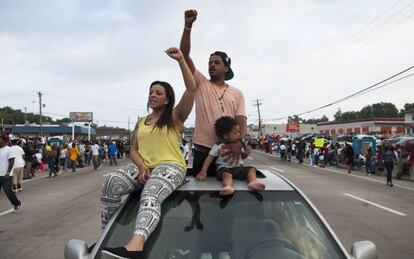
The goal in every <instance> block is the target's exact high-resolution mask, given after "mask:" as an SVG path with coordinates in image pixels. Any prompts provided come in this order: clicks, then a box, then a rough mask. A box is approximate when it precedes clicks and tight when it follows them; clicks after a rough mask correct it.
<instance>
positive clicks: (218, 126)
mask: <svg viewBox="0 0 414 259" xmlns="http://www.w3.org/2000/svg"><path fill="white" fill-rule="evenodd" d="M237 124H238V123H237V121H236V120H235V119H234V118H232V117H229V116H223V117H220V118H218V119H217V120H216V122H215V123H214V129H215V131H216V135H217V137H218V138H219V139H220V140H221V141H224V140H225V139H224V135H226V134H229V133H230V132H231V130H232V129H233V127H234V126H236V125H237Z"/></svg>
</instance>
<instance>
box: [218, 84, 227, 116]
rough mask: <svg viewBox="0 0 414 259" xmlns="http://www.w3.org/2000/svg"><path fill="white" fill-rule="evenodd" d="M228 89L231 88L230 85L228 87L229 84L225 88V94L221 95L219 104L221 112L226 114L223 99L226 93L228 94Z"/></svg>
mask: <svg viewBox="0 0 414 259" xmlns="http://www.w3.org/2000/svg"><path fill="white" fill-rule="evenodd" d="M227 88H229V85H228V84H226V88H224V91H223V93H222V94H221V96H220V97H219V98H218V100H219V103H220V108H221V112H223V113H224V105H223V97H224V94H225V93H226V91H227Z"/></svg>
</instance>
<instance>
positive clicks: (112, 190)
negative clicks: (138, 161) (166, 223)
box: [101, 164, 185, 240]
mask: <svg viewBox="0 0 414 259" xmlns="http://www.w3.org/2000/svg"><path fill="white" fill-rule="evenodd" d="M137 176H138V169H137V167H136V166H135V165H133V164H130V165H128V166H125V167H123V168H120V169H118V170H117V171H115V172H113V173H111V174H110V176H109V177H108V178H107V179H106V181H105V183H104V185H103V187H102V193H101V223H102V231H103V230H104V229H105V227H106V225H107V223H108V221H109V220H110V219H111V217H112V216H113V214H114V213H115V211H116V210H117V209H118V207H119V206H120V204H121V196H122V195H125V194H128V193H131V192H134V191H136V190H138V189H139V188H141V187H142V185H141V184H139V183H138V180H137ZM184 177H185V169H184V168H182V167H181V166H179V165H176V164H162V165H160V166H157V167H156V168H154V169H153V170H152V171H151V173H150V175H149V178H148V180H147V182H146V183H145V185H144V189H143V190H142V193H141V200H140V205H139V210H138V215H137V219H136V225H135V231H134V234H137V235H141V236H143V237H144V239H145V240H147V238H148V236H149V235H150V234H151V233H152V232H153V231H154V229H155V228H156V226H157V225H158V222H159V219H160V216H161V204H162V202H163V201H164V200H165V199H166V198H167V197H168V196H170V194H171V193H172V192H173V191H174V190H175V189H177V188H178V187H179V186H180V185H181V183H182V182H183V180H184Z"/></svg>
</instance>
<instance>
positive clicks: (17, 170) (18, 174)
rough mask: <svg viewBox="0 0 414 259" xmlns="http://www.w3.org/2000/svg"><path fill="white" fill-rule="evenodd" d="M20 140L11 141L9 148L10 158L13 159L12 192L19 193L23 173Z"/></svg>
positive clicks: (22, 154)
mask: <svg viewBox="0 0 414 259" xmlns="http://www.w3.org/2000/svg"><path fill="white" fill-rule="evenodd" d="M20 143H21V142H20V140H18V139H13V140H12V145H13V146H12V147H11V148H10V150H11V152H12V156H13V157H14V166H13V191H14V192H21V191H22V190H23V188H22V182H23V171H24V158H23V156H24V151H23V148H22V147H21V146H20Z"/></svg>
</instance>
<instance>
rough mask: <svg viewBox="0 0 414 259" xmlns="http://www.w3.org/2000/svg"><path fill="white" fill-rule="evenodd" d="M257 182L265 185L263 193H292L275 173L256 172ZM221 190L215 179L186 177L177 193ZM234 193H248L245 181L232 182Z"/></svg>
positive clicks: (289, 187) (269, 171)
mask: <svg viewBox="0 0 414 259" xmlns="http://www.w3.org/2000/svg"><path fill="white" fill-rule="evenodd" d="M257 181H258V182H261V183H263V184H265V185H266V189H265V191H294V190H295V189H294V188H293V187H292V186H291V185H290V184H289V183H288V182H286V181H285V180H284V179H283V178H281V177H280V176H279V175H278V174H276V173H275V172H273V171H271V170H268V169H260V170H257ZM221 188H223V184H222V182H221V181H218V180H217V179H216V177H207V179H206V180H205V181H202V182H200V181H197V180H196V179H195V178H194V177H193V176H187V177H186V180H185V183H183V184H182V185H181V186H180V187H179V188H178V190H179V191H219V190H220V189H221ZM233 188H234V190H235V191H248V190H249V189H248V188H247V181H246V180H234V182H233Z"/></svg>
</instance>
